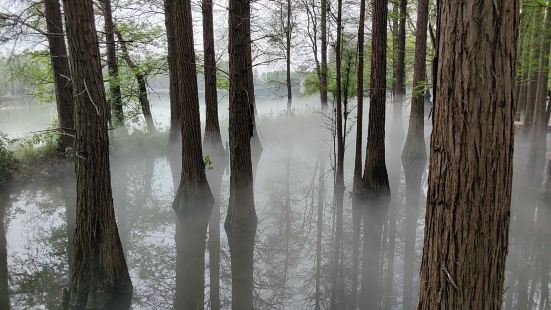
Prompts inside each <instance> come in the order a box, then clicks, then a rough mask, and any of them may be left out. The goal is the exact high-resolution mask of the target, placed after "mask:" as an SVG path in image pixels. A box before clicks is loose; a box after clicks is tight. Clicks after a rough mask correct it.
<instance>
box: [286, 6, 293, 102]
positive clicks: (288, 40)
mask: <svg viewBox="0 0 551 310" xmlns="http://www.w3.org/2000/svg"><path fill="white" fill-rule="evenodd" d="M291 11H292V7H291V0H287V25H286V26H285V60H286V62H287V72H286V73H287V110H290V108H291V102H292V101H293V93H292V85H291V33H292V32H291V31H292V25H291V13H292V12H291Z"/></svg>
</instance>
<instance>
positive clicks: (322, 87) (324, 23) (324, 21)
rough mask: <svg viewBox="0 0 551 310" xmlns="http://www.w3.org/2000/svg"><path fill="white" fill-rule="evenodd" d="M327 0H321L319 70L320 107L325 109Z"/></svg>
mask: <svg viewBox="0 0 551 310" xmlns="http://www.w3.org/2000/svg"><path fill="white" fill-rule="evenodd" d="M328 9H329V3H328V0H321V20H320V28H321V29H320V32H321V39H320V41H321V70H320V101H321V109H322V110H326V109H327V10H328Z"/></svg>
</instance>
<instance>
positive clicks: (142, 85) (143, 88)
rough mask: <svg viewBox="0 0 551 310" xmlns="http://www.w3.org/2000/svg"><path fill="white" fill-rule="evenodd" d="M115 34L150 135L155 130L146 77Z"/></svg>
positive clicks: (124, 42) (119, 37)
mask: <svg viewBox="0 0 551 310" xmlns="http://www.w3.org/2000/svg"><path fill="white" fill-rule="evenodd" d="M115 33H116V35H117V38H118V39H119V43H120V45H121V50H122V55H121V56H122V59H123V60H124V62H126V65H127V66H128V67H129V68H130V70H132V73H134V77H135V78H136V82H137V83H138V99H139V101H140V106H141V108H142V114H143V117H144V119H145V124H146V125H147V130H148V131H149V132H150V133H153V132H156V131H157V129H156V128H155V123H154V122H153V116H152V115H151V105H150V104H149V98H148V96H147V85H146V77H145V75H144V74H143V72H141V71H140V68H139V67H138V66H137V65H136V64H135V63H134V61H132V58H130V53H129V52H128V47H127V46H126V41H124V37H123V36H122V34H121V32H120V31H117V30H115Z"/></svg>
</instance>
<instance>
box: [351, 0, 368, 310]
mask: <svg viewBox="0 0 551 310" xmlns="http://www.w3.org/2000/svg"><path fill="white" fill-rule="evenodd" d="M364 39H365V0H361V1H360V20H359V26H358V47H357V49H358V64H357V68H358V69H357V77H356V82H357V86H356V98H357V100H358V105H357V107H356V152H355V154H354V178H353V180H352V192H353V197H352V235H353V236H352V293H351V294H352V296H351V301H350V303H351V307H352V309H356V304H357V295H358V270H359V269H358V268H359V267H358V266H359V255H360V229H361V216H362V212H361V210H360V209H364V201H363V199H362V197H361V196H362V194H363V182H362V130H363V101H364V100H363V99H364V98H363V97H364V89H363V87H364V81H363V76H364V70H363V69H364Z"/></svg>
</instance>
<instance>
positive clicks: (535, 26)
mask: <svg viewBox="0 0 551 310" xmlns="http://www.w3.org/2000/svg"><path fill="white" fill-rule="evenodd" d="M531 19H532V38H531V41H530V50H531V52H532V55H531V60H530V63H529V69H528V90H527V96H526V115H525V117H524V125H523V134H524V135H525V136H528V135H529V133H530V132H531V130H532V125H533V123H534V119H535V118H534V109H535V107H536V97H537V92H538V77H539V74H538V71H539V68H540V66H539V63H540V57H541V47H542V46H541V33H542V26H543V21H542V20H543V8H540V7H535V8H534V11H533V14H532V16H531Z"/></svg>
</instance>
